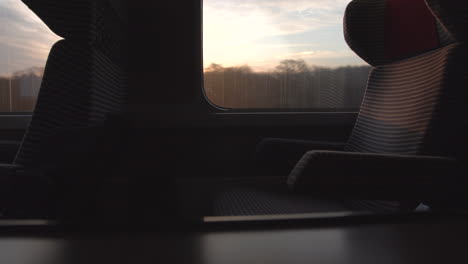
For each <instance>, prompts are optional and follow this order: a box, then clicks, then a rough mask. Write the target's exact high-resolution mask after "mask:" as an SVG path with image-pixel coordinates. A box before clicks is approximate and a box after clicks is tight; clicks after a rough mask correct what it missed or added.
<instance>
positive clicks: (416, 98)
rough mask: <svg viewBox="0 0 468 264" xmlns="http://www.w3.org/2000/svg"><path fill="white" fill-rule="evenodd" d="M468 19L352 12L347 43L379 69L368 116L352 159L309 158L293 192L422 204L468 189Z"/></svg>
mask: <svg viewBox="0 0 468 264" xmlns="http://www.w3.org/2000/svg"><path fill="white" fill-rule="evenodd" d="M462 11H463V12H464V13H463V12H462ZM466 11H468V9H467V5H466V3H463V2H462V1H453V0H450V1H437V0H428V1H424V0H414V1H400V0H378V1H368V0H354V1H352V2H351V3H350V4H349V6H348V8H347V10H346V14H345V19H344V32H345V39H346V41H347V42H348V44H349V46H350V47H351V49H352V50H354V51H355V52H356V53H357V54H358V55H359V56H360V57H361V58H362V59H364V60H365V61H366V62H368V63H369V64H370V65H372V66H373V70H372V72H371V73H370V76H369V81H368V85H367V89H366V92H365V96H364V99H363V102H362V106H361V109H360V112H359V115H358V118H357V121H356V124H355V126H354V129H353V131H352V134H351V136H350V138H349V140H348V143H347V144H346V146H345V147H344V149H343V151H319V150H317V151H310V152H308V153H306V154H305V155H304V157H303V158H302V159H301V161H299V163H298V164H297V165H296V167H295V169H294V170H293V171H292V173H291V174H290V176H289V178H288V184H289V185H290V187H291V188H293V189H308V190H309V191H312V190H313V189H315V188H316V187H314V185H315V186H322V187H324V186H328V187H330V188H329V189H332V188H335V190H336V191H339V192H346V191H347V190H350V192H361V193H362V194H370V193H373V194H372V195H369V196H374V197H379V196H381V197H386V198H389V199H391V198H392V197H393V198H395V199H398V198H405V197H409V196H414V197H420V198H422V197H430V196H436V195H437V193H439V191H440V195H441V196H442V195H443V194H442V193H443V192H444V191H447V190H448V189H450V188H451V187H449V186H450V185H451V186H454V185H455V184H454V183H455V182H456V181H458V180H463V179H460V178H459V177H458V176H460V174H459V173H460V171H459V170H457V169H455V168H456V167H457V166H460V164H462V163H463V161H464V160H465V159H466V157H465V155H466V154H465V153H466V148H467V146H468V144H467V139H468V137H467V132H468V122H467V119H466V118H464V116H466V114H467V108H466V103H467V102H468V91H467V89H466V86H467V85H468V83H467V76H468V70H467V67H466V66H464V63H465V61H466V60H467V58H468V57H467V51H468V49H467V46H466V44H465V40H466V37H467V35H468V34H467V32H466V30H465V29H464V26H466V17H467V15H466V14H467V13H466ZM415 171H417V173H418V174H420V175H423V176H422V177H417V175H416V172H415ZM386 186H387V187H386ZM441 186H445V188H446V189H444V188H443V187H441ZM392 188H393V191H392V190H391V189H392ZM372 189H374V190H373V191H372ZM351 190H354V191H351ZM385 190H386V191H385ZM442 190H444V191H442ZM329 191H330V190H329ZM446 195H448V194H447V193H446Z"/></svg>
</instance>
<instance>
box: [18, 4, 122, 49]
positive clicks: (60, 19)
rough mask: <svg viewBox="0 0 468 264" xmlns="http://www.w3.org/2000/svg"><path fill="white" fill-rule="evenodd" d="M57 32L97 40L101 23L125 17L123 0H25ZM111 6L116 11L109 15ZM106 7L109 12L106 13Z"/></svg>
mask: <svg viewBox="0 0 468 264" xmlns="http://www.w3.org/2000/svg"><path fill="white" fill-rule="evenodd" d="M22 1H23V2H24V3H25V4H26V5H27V6H28V7H29V8H30V9H31V10H32V11H33V12H34V13H35V14H36V15H37V16H38V17H39V18H40V19H42V20H43V21H44V22H45V23H46V25H47V26H48V27H49V28H50V29H51V30H52V31H53V32H54V33H55V34H57V35H59V36H61V37H63V38H65V39H74V40H87V41H89V40H91V41H92V40H94V39H95V38H96V36H98V35H99V34H100V33H101V32H99V31H100V28H99V26H100V24H102V23H103V22H104V23H117V24H119V23H123V22H126V21H125V14H124V7H123V3H122V0H66V1H64V0H62V1H57V0H22ZM109 10H112V13H114V14H115V15H112V16H109V15H108V13H109ZM104 11H105V12H106V13H104Z"/></svg>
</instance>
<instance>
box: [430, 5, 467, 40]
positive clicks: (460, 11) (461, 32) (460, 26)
mask: <svg viewBox="0 0 468 264" xmlns="http://www.w3.org/2000/svg"><path fill="white" fill-rule="evenodd" d="M426 2H427V4H428V6H429V7H430V8H431V10H432V12H433V14H434V16H435V17H436V18H437V19H438V20H439V21H440V23H441V24H442V25H443V26H444V27H445V29H446V30H447V31H448V32H450V34H451V35H452V37H453V38H454V39H455V40H456V41H463V42H465V41H467V40H468V2H467V1H466V0H426Z"/></svg>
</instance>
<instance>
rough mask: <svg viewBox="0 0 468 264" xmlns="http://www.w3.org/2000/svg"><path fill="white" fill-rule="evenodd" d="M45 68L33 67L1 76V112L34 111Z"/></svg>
mask: <svg viewBox="0 0 468 264" xmlns="http://www.w3.org/2000/svg"><path fill="white" fill-rule="evenodd" d="M43 74H44V68H40V67H32V68H30V69H27V70H24V71H18V72H15V73H13V74H12V75H11V76H0V112H3V113H7V112H32V111H33V110H34V107H35V105H36V100H37V95H38V94H39V89H40V87H41V82H42V76H43Z"/></svg>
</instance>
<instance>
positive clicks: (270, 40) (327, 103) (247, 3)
mask: <svg viewBox="0 0 468 264" xmlns="http://www.w3.org/2000/svg"><path fill="white" fill-rule="evenodd" d="M349 2H350V0H293V1H291V0H204V1H203V20H204V21H203V32H204V33H203V42H204V44H203V53H204V85H205V94H206V96H207V97H208V99H209V100H210V101H211V102H212V103H214V104H215V105H218V106H220V107H224V108H263V109H268V108H274V109H284V108H296V109H311V108H312V109H317V110H318V109H322V110H356V109H358V108H359V105H360V103H361V100H362V97H363V93H364V89H365V86H366V82H367V79H368V75H369V71H370V67H369V65H367V64H366V63H365V62H364V61H363V60H361V59H360V58H359V57H358V56H357V55H355V54H354V52H353V51H351V50H350V49H349V47H348V46H347V44H346V42H345V40H344V36H343V15H344V11H345V8H346V6H347V4H348V3H349Z"/></svg>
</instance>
